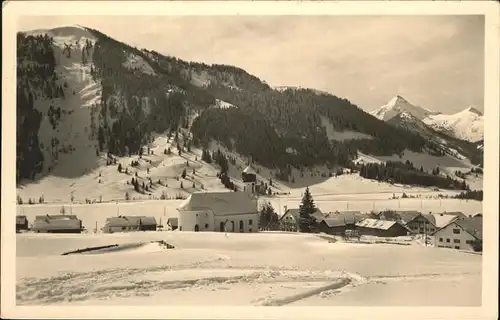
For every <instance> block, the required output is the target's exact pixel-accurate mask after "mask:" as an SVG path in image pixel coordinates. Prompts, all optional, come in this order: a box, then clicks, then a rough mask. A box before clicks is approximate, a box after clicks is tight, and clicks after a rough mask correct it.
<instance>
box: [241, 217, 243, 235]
mask: <svg viewBox="0 0 500 320" xmlns="http://www.w3.org/2000/svg"><path fill="white" fill-rule="evenodd" d="M240 232H243V220H240Z"/></svg>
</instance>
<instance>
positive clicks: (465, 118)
mask: <svg viewBox="0 0 500 320" xmlns="http://www.w3.org/2000/svg"><path fill="white" fill-rule="evenodd" d="M370 114H371V115H373V116H374V117H376V118H378V119H380V120H383V121H389V120H391V119H394V118H395V117H398V118H404V119H406V120H405V122H406V123H408V119H410V118H411V119H413V120H412V121H415V119H416V120H420V121H421V122H422V123H419V124H418V126H419V127H420V129H422V124H425V125H426V126H428V127H429V128H430V129H432V130H435V131H437V132H441V133H444V134H446V135H449V136H451V137H454V138H457V139H460V140H465V141H470V142H477V141H479V140H482V139H483V136H484V121H483V115H482V113H481V112H480V111H479V110H477V109H476V108H474V107H472V106H471V107H468V108H466V109H464V110H462V111H460V112H457V113H455V114H451V115H449V114H442V113H440V112H437V111H433V110H429V109H426V108H423V107H419V106H416V105H414V104H412V103H411V102H409V101H408V100H406V99H405V98H403V97H402V96H399V95H397V96H396V97H394V98H393V99H391V101H389V103H387V104H386V105H384V106H382V107H380V108H378V109H376V110H374V111H372V112H370ZM392 122H394V120H393V121H392ZM415 125H417V124H415ZM423 130H426V129H423Z"/></svg>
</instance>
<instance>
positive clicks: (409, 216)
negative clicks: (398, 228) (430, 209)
mask: <svg viewBox="0 0 500 320" xmlns="http://www.w3.org/2000/svg"><path fill="white" fill-rule="evenodd" d="M380 219H381V220H389V221H397V222H399V223H400V224H402V225H404V226H406V228H408V229H409V230H410V231H411V233H412V234H431V233H433V232H435V231H436V230H437V227H436V220H435V218H434V216H433V215H432V214H422V213H421V212H418V211H388V212H384V213H382V214H381V215H380Z"/></svg>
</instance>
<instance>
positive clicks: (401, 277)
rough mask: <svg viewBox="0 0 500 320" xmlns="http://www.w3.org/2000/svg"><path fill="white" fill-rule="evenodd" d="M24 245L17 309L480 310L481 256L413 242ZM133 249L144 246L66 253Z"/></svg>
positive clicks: (296, 239)
mask: <svg viewBox="0 0 500 320" xmlns="http://www.w3.org/2000/svg"><path fill="white" fill-rule="evenodd" d="M16 237H17V239H16V242H17V244H16V246H17V258H16V260H17V261H16V262H17V263H16V280H17V285H16V299H17V304H18V305H54V304H55V305H160V304H161V305H192V304H196V305H200V304H201V305H211V306H215V305H232V306H236V305H242V306H243V305H260V306H266V305H267V306H285V305H290V306H294V305H299V306H300V305H306V306H319V305H321V306H332V305H358V306H479V305H480V304H481V259H482V256H481V255H473V254H467V253H463V252H458V251H454V250H441V249H437V248H431V247H422V246H420V245H418V244H415V243H413V244H412V245H409V246H398V245H390V244H351V243H343V242H335V243H330V242H329V241H328V239H325V238H321V237H319V236H316V235H308V234H296V233H279V232H276V233H274V232H269V233H257V234H238V233H230V234H227V235H226V234H224V233H190V232H140V233H139V232H138V233H129V234H82V235H44V234H18V235H17V236H16ZM153 240H155V241H157V240H163V241H165V242H167V243H169V244H171V245H174V246H175V248H174V249H164V248H162V247H161V246H160V245H158V244H157V243H151V241H153ZM134 243H135V244H139V243H144V244H143V245H131V246H123V247H122V248H121V250H114V251H108V252H101V253H93V254H90V253H87V254H73V255H65V256H62V255H61V254H62V253H64V252H66V251H70V250H76V249H82V248H86V247H91V246H102V245H111V244H134ZM118 249H120V247H118Z"/></svg>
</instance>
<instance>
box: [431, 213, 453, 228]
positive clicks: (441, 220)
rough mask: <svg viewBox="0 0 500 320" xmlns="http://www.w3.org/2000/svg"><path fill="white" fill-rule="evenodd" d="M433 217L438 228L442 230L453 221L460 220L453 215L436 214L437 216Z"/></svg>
mask: <svg viewBox="0 0 500 320" xmlns="http://www.w3.org/2000/svg"><path fill="white" fill-rule="evenodd" d="M433 216H434V219H435V220H436V227H438V228H442V227H444V226H446V225H448V224H449V223H450V222H452V221H453V220H456V219H458V216H456V215H452V214H442V213H441V214H438V213H435V214H433Z"/></svg>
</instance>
